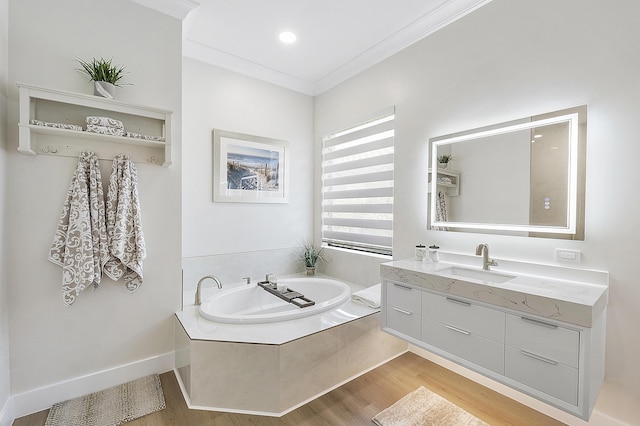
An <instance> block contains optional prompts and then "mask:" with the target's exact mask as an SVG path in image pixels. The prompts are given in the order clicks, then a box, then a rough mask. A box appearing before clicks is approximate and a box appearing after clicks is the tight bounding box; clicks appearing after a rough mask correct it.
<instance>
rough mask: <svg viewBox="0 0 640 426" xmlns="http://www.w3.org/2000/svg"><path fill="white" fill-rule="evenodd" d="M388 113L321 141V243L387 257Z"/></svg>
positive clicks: (390, 151)
mask: <svg viewBox="0 0 640 426" xmlns="http://www.w3.org/2000/svg"><path fill="white" fill-rule="evenodd" d="M394 117H395V113H394V112H393V109H390V110H389V111H387V112H386V113H384V115H382V116H381V115H378V116H377V118H375V119H373V120H370V121H367V122H365V123H363V124H360V125H358V126H355V127H351V128H349V129H346V130H342V131H340V132H336V133H333V134H330V135H327V136H325V137H323V138H322V145H323V146H322V242H323V243H325V244H328V245H329V246H333V247H342V248H347V249H351V250H359V251H365V252H370V253H378V254H384V255H388V256H391V249H392V243H393V146H394V143H393V138H394V128H393V126H394Z"/></svg>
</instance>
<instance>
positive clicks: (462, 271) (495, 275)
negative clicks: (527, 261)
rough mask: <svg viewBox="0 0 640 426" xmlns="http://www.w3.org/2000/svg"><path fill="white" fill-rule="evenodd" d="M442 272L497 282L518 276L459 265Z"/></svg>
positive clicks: (503, 281)
mask: <svg viewBox="0 0 640 426" xmlns="http://www.w3.org/2000/svg"><path fill="white" fill-rule="evenodd" d="M442 272H448V273H450V274H451V275H453V276H457V277H461V278H470V279H472V280H481V281H486V282H492V283H496V284H502V283H505V282H507V281H509V280H512V279H514V278H515V277H516V276H515V275H508V274H503V273H500V272H493V271H485V270H482V269H469V268H461V267H459V266H452V267H451V268H447V269H445V270H443V271H442Z"/></svg>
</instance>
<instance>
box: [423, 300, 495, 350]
mask: <svg viewBox="0 0 640 426" xmlns="http://www.w3.org/2000/svg"><path fill="white" fill-rule="evenodd" d="M422 316H423V317H424V318H430V319H432V320H435V321H438V322H441V323H444V324H448V325H451V326H454V327H458V328H461V329H463V330H466V331H469V332H471V333H473V334H478V335H480V336H483V337H486V338H488V339H492V340H495V341H497V342H504V316H505V313H504V312H500V311H497V310H495V309H490V308H485V307H483V306H478V305H476V304H473V303H469V302H466V301H464V300H461V299H458V298H456V297H449V296H440V295H437V294H433V293H428V292H423V293H422Z"/></svg>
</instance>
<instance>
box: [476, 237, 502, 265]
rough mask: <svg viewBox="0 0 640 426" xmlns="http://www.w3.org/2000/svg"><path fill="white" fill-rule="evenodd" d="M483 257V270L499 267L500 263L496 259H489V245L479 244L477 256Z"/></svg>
mask: <svg viewBox="0 0 640 426" xmlns="http://www.w3.org/2000/svg"><path fill="white" fill-rule="evenodd" d="M480 255H482V269H484V270H485V271H488V270H489V266H498V262H496V260H495V259H489V245H488V244H478V247H476V256H480Z"/></svg>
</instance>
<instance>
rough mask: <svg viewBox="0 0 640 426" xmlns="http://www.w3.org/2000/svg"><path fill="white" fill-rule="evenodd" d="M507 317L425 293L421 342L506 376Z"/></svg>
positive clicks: (499, 313) (465, 302) (459, 301)
mask: <svg viewBox="0 0 640 426" xmlns="http://www.w3.org/2000/svg"><path fill="white" fill-rule="evenodd" d="M504 318H505V314H504V312H500V311H498V310H495V309H490V308H485V307H483V306H479V305H477V304H474V303H471V302H469V301H466V300H462V299H460V298H456V297H451V296H443V295H439V294H434V293H429V292H427V291H422V335H421V338H420V340H421V341H422V342H424V343H426V344H428V345H431V346H433V347H436V348H440V349H442V350H444V351H446V352H447V353H449V354H451V355H454V356H457V357H460V358H461V359H465V360H469V361H471V362H473V363H474V364H477V365H479V366H481V367H485V368H488V369H489V370H491V371H494V372H496V373H499V374H503V373H504V329H505V321H504Z"/></svg>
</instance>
